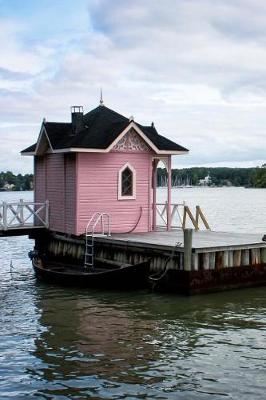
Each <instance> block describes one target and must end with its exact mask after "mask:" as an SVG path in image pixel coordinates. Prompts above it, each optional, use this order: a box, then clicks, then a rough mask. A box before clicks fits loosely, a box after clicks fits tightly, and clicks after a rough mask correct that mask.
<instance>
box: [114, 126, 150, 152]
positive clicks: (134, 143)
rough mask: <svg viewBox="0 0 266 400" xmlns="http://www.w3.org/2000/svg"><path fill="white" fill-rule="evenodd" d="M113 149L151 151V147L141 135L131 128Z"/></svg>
mask: <svg viewBox="0 0 266 400" xmlns="http://www.w3.org/2000/svg"><path fill="white" fill-rule="evenodd" d="M112 150H115V151H125V152H136V151H137V152H149V151H150V147H149V146H148V145H147V144H146V142H144V140H143V139H142V138H141V137H140V135H139V134H138V133H137V132H136V131H135V129H134V128H131V129H130V130H129V131H128V132H127V133H126V134H125V135H124V136H123V137H122V138H121V139H120V140H119V142H117V143H116V144H115V145H114V147H113V148H112Z"/></svg>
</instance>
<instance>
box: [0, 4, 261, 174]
mask: <svg viewBox="0 0 266 400" xmlns="http://www.w3.org/2000/svg"><path fill="white" fill-rule="evenodd" d="M265 11H266V5H265V4H264V3H263V2H261V1H252V0H250V1H248V0H241V1H240V0H239V1H234V2H232V1H229V0H228V1H227V0H223V1H215V2H213V1H211V0H178V1H177V0H176V1H173V0H171V1H170V0H165V1H164V2H154V1H151V0H147V1H145V2H143V1H140V0H136V1H134V2H129V1H124V0H123V1H122V0H116V1H115V2H111V1H109V0H97V1H96V0H95V1H89V2H88V16H89V21H90V24H89V25H88V27H86V29H85V28H84V29H80V30H79V31H78V33H75V32H73V34H72V35H71V33H70V31H71V29H70V30H69V31H67V33H65V35H66V36H65V40H64V38H63V37H62V36H61V35H58V36H54V37H51V38H49V40H45V41H43V42H38V41H37V42H36V41H35V42H34V48H33V49H27V48H26V49H25V48H24V47H23V46H22V43H20V41H19V38H18V36H17V35H16V37H15V36H14V34H13V32H14V28H13V25H12V24H11V26H12V29H11V28H9V29H2V35H3V39H2V43H7V42H8V38H9V37H10V38H11V39H12V40H11V44H12V46H11V48H5V47H3V46H2V54H3V57H4V59H5V62H3V63H1V61H0V113H1V114H0V118H1V120H0V127H1V123H2V124H3V123H4V124H6V125H5V126H7V124H8V123H10V122H15V123H17V124H18V125H19V124H21V127H19V126H18V125H17V126H16V127H13V128H12V135H13V136H12V137H13V139H12V140H14V141H15V140H16V143H17V144H18V146H17V147H16V150H19V149H21V148H23V147H26V146H27V145H28V144H31V143H32V142H33V141H34V136H35V137H36V136H37V134H38V128H37V127H35V126H34V125H32V124H37V123H38V122H40V121H41V119H42V118H43V117H44V116H45V117H46V118H47V119H48V120H69V118H70V113H69V112H70V109H69V108H70V106H71V105H72V104H83V105H84V106H85V109H91V108H93V107H95V106H97V103H98V99H99V89H100V87H103V92H104V100H105V103H106V105H107V106H109V107H111V108H113V109H116V110H117V111H119V112H121V113H123V114H125V115H128V116H129V115H132V114H133V115H134V117H135V119H136V120H138V121H139V122H141V123H147V124H148V123H150V122H151V121H155V124H156V126H157V129H158V130H159V132H161V133H162V134H165V135H167V136H168V137H170V138H171V139H173V140H176V141H177V142H179V143H180V144H183V145H184V146H186V147H188V148H190V150H191V154H190V155H189V156H187V157H180V158H176V159H175V163H177V164H178V165H182V164H186V163H189V164H196V163H199V164H203V163H211V162H222V161H225V162H226V161H228V162H229V161H231V162H240V163H242V162H244V161H249V162H250V161H252V160H254V162H256V160H259V159H265V153H266V146H265V126H266V117H265V111H264V109H265V106H266V96H265V91H266V87H265V82H266V72H265V64H266V46H265V37H266V12H265ZM8 26H10V25H8ZM64 32H66V31H65V30H64ZM0 33H1V28H0ZM0 39H1V37H0ZM0 42H1V40H0ZM29 61H30V62H31V65H32V62H34V61H35V62H36V65H35V66H34V67H29V68H28V67H27V66H28V65H29ZM1 72H2V75H1ZM29 122H30V123H31V125H30V124H29ZM27 123H28V124H29V125H28V127H27V126H25V124H27ZM5 129H6V128H5ZM10 129H11V128H10ZM5 132H6V130H5ZM3 134H4V133H3V129H1V128H0V135H3ZM15 138H16V139H15ZM5 146H6V147H5V151H6V152H7V153H8V141H7V142H5ZM19 146H21V147H20V148H19ZM17 157H18V158H16V157H15V154H14V153H10V157H9V159H8V160H5V162H9V163H10V164H11V165H10V166H9V169H12V163H13V164H14V165H15V163H16V165H17V162H18V161H17V160H20V162H21V159H19V156H17ZM5 162H4V163H5ZM0 163H1V159H0ZM0 165H1V164H0ZM21 165H23V166H22V168H28V166H29V163H28V164H27V162H26V161H23V164H22V163H21Z"/></svg>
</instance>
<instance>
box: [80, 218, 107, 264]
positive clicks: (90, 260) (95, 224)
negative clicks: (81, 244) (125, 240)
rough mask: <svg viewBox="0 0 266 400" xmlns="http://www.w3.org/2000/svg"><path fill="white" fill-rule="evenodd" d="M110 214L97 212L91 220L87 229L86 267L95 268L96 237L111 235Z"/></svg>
mask: <svg viewBox="0 0 266 400" xmlns="http://www.w3.org/2000/svg"><path fill="white" fill-rule="evenodd" d="M110 219H111V218H110V215H109V214H107V213H101V212H96V213H94V214H93V216H92V217H91V219H90V220H89V222H88V224H87V226H86V231H85V257H84V268H94V238H95V237H104V236H105V237H106V236H111V231H110Z"/></svg>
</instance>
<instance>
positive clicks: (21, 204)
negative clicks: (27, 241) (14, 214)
mask: <svg viewBox="0 0 266 400" xmlns="http://www.w3.org/2000/svg"><path fill="white" fill-rule="evenodd" d="M18 207H19V219H20V221H19V222H20V224H21V225H23V224H24V215H23V214H24V213H23V199H20V200H19V204H18Z"/></svg>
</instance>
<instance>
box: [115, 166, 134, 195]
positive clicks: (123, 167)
mask: <svg viewBox="0 0 266 400" xmlns="http://www.w3.org/2000/svg"><path fill="white" fill-rule="evenodd" d="M126 168H129V169H130V170H131V171H132V176H133V193H132V196H122V173H123V171H124V170H125V169H126ZM136 187H137V176H136V170H135V168H134V167H133V166H132V165H131V164H129V163H126V164H124V165H123V166H122V167H121V168H120V169H119V171H118V185H117V199H118V200H136Z"/></svg>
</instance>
